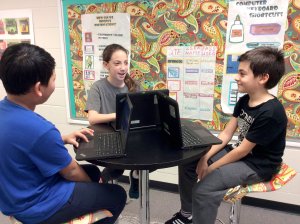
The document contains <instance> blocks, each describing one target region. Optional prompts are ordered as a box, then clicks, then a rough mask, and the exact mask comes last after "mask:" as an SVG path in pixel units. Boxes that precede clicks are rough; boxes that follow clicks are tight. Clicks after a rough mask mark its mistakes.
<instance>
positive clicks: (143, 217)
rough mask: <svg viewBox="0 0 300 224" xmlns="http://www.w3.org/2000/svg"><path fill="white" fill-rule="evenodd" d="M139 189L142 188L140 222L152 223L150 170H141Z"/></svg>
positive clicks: (143, 223) (142, 223) (144, 223)
mask: <svg viewBox="0 0 300 224" xmlns="http://www.w3.org/2000/svg"><path fill="white" fill-rule="evenodd" d="M139 190H140V222H141V224H150V206H149V170H140V171H139Z"/></svg>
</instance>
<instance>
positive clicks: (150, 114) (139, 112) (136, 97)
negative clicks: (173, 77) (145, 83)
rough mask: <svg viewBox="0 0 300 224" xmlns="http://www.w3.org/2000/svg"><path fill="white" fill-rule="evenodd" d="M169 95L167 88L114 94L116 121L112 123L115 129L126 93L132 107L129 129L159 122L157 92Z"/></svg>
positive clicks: (118, 126)
mask: <svg viewBox="0 0 300 224" xmlns="http://www.w3.org/2000/svg"><path fill="white" fill-rule="evenodd" d="M158 93H161V94H164V95H169V90H168V89H163V90H150V91H141V92H135V93H120V94H117V96H116V121H115V122H114V123H113V124H112V126H113V128H114V129H115V130H119V129H120V114H121V111H120V108H121V107H122V105H121V104H122V102H123V100H124V99H125V98H126V96H127V95H128V96H129V98H130V100H131V102H132V105H133V107H134V109H133V111H132V115H131V122H130V129H137V128H146V127H153V126H156V125H158V124H160V118H159V111H158V105H157V94H158Z"/></svg>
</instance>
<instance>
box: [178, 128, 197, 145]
mask: <svg viewBox="0 0 300 224" xmlns="http://www.w3.org/2000/svg"><path fill="white" fill-rule="evenodd" d="M181 132H182V140H183V145H185V146H189V145H196V144H199V143H202V139H201V138H197V137H196V136H194V135H193V134H191V133H190V131H189V130H188V129H187V128H186V127H185V126H182V127H181Z"/></svg>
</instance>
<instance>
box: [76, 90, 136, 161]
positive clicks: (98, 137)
mask: <svg viewBox="0 0 300 224" xmlns="http://www.w3.org/2000/svg"><path fill="white" fill-rule="evenodd" d="M120 111H121V113H120V131H118V132H109V133H94V137H93V138H92V139H91V140H90V142H88V143H87V142H83V141H81V142H80V144H79V147H78V149H77V152H76V157H75V158H76V160H78V161H81V160H97V159H105V158H117V157H123V156H126V144H127V140H128V135H129V124H130V119H131V114H132V111H133V106H132V103H131V101H130V98H129V97H128V96H127V97H126V98H123V100H122V103H120Z"/></svg>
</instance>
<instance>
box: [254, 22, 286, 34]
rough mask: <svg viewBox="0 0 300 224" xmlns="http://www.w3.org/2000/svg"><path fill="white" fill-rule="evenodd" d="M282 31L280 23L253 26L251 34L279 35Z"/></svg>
mask: <svg viewBox="0 0 300 224" xmlns="http://www.w3.org/2000/svg"><path fill="white" fill-rule="evenodd" d="M280 29H281V26H280V25H279V24H278V23H267V24H252V25H251V26H250V33H251V34H252V35H275V34H278V33H279V31H280Z"/></svg>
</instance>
